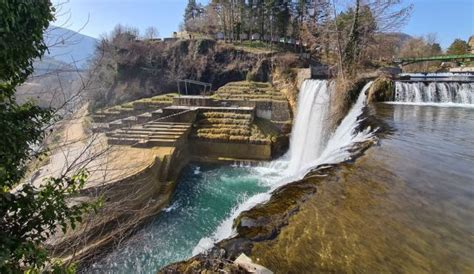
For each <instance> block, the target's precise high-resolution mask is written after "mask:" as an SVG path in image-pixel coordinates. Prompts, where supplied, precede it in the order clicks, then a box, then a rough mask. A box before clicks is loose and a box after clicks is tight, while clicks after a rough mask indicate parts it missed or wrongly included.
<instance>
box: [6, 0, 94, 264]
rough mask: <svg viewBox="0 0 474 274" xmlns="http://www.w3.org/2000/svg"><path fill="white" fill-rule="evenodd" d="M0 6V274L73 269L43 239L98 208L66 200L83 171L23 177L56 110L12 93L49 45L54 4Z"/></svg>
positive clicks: (20, 1)
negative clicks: (54, 257)
mask: <svg viewBox="0 0 474 274" xmlns="http://www.w3.org/2000/svg"><path fill="white" fill-rule="evenodd" d="M0 11H1V16H0V131H1V132H2V138H0V273H18V272H25V271H27V272H39V271H45V270H46V269H49V270H50V271H61V272H63V271H68V272H69V271H74V268H73V266H62V265H61V264H60V263H58V262H52V261H51V259H50V257H49V254H48V251H47V250H46V249H45V248H44V246H43V244H44V242H45V240H46V239H48V237H50V236H51V235H52V234H53V233H55V232H56V230H57V229H59V228H61V229H62V230H63V231H66V229H67V228H68V227H70V226H71V227H74V226H75V224H76V223H77V222H80V221H81V217H82V216H83V215H84V213H85V212H88V211H89V210H91V209H96V206H95V205H92V204H87V203H79V204H75V205H71V204H70V203H69V202H68V198H69V197H70V196H72V195H74V194H76V193H78V191H79V190H80V189H81V188H82V187H83V186H84V183H85V180H86V178H87V172H86V171H81V172H79V173H78V174H77V175H74V176H71V177H66V176H62V177H60V178H50V179H47V180H45V181H44V182H43V183H42V184H41V186H37V185H33V184H31V183H27V182H24V179H25V178H24V177H25V173H26V169H27V164H28V162H30V161H31V160H32V159H34V158H37V157H41V156H42V154H43V153H41V152H37V151H35V148H38V147H40V144H41V142H42V140H43V138H44V137H45V129H46V128H47V127H48V126H49V125H50V123H51V122H52V121H53V120H54V118H55V115H54V112H53V110H51V109H41V108H39V107H38V106H35V105H34V104H32V103H26V104H22V105H19V104H17V103H16V100H15V96H14V94H15V89H16V87H17V86H19V85H20V84H22V83H23V82H25V80H26V79H27V77H28V76H29V75H30V74H31V73H32V72H33V60H34V59H35V58H40V57H41V56H42V55H43V54H44V52H45V51H46V50H47V47H46V45H45V43H44V41H43V33H44V31H45V30H46V29H47V27H48V26H49V22H50V21H51V20H53V18H54V17H53V12H54V8H53V7H52V4H51V2H50V1H49V0H0ZM46 266H49V268H45V267H46Z"/></svg>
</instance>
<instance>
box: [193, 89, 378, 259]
mask: <svg viewBox="0 0 474 274" xmlns="http://www.w3.org/2000/svg"><path fill="white" fill-rule="evenodd" d="M371 84H372V83H371V82H370V83H368V84H367V85H366V86H365V87H364V88H363V90H362V91H361V93H360V95H359V97H358V100H357V102H356V103H355V104H354V105H353V106H352V108H351V110H350V111H349V113H348V114H347V115H346V117H345V118H344V119H343V120H342V122H341V123H340V125H339V126H338V127H337V129H336V130H335V131H334V132H332V133H331V132H330V131H329V126H328V124H329V119H328V118H329V115H330V113H329V104H330V93H331V90H333V88H334V85H333V84H332V83H331V82H329V81H325V80H306V81H305V82H304V83H303V85H302V88H301V91H300V94H299V98H298V111H297V114H296V117H295V124H294V127H293V130H292V133H291V138H290V150H289V152H288V153H287V154H286V155H284V156H282V157H281V158H280V159H277V160H275V161H272V162H270V163H268V164H266V165H263V166H260V167H254V168H253V171H254V172H255V173H257V174H258V175H259V176H260V177H261V178H262V180H263V181H264V183H265V184H267V185H268V186H269V190H268V191H267V192H265V193H260V194H257V195H254V196H252V197H249V198H248V199H245V201H242V203H240V204H239V205H238V206H236V207H235V208H234V209H233V210H232V213H231V214H230V215H229V216H228V218H226V219H225V220H224V221H222V223H221V224H220V225H219V227H218V228H217V229H216V231H215V232H214V233H213V234H212V235H210V236H209V237H204V238H202V239H201V240H200V241H199V243H198V244H197V245H196V247H195V248H194V250H193V255H197V254H199V253H201V252H205V251H207V250H209V249H210V248H212V246H213V245H214V243H216V242H219V241H221V240H223V239H226V238H229V237H231V236H232V235H234V234H235V231H234V229H233V227H232V225H233V220H234V219H235V218H237V217H238V216H239V214H240V213H242V212H243V211H246V210H249V209H251V208H252V207H254V206H256V205H258V204H261V203H265V202H267V201H268V200H269V199H270V198H271V193H272V192H273V191H274V190H275V189H277V188H278V187H281V186H283V185H286V184H288V183H290V182H293V181H296V180H299V179H302V178H303V177H304V176H305V175H306V174H307V173H308V172H309V171H311V169H314V168H315V167H317V166H319V165H322V164H335V163H339V162H343V161H345V160H348V159H350V157H351V152H350V150H351V148H353V146H354V145H355V144H356V143H358V142H362V141H366V140H369V139H371V138H374V131H373V130H371V129H370V128H366V129H364V130H362V131H357V127H358V125H359V123H360V121H361V120H360V117H361V114H362V112H363V108H364V106H365V105H366V99H367V96H366V91H367V89H368V88H369V87H370V85H371ZM275 174H280V175H279V178H280V179H275ZM265 178H271V179H265Z"/></svg>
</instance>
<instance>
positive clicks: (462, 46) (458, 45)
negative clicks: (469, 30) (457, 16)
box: [447, 39, 469, 54]
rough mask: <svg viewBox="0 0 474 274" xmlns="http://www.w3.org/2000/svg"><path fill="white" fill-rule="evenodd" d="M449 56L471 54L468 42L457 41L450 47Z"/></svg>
mask: <svg viewBox="0 0 474 274" xmlns="http://www.w3.org/2000/svg"><path fill="white" fill-rule="evenodd" d="M447 53H448V54H467V53H469V45H468V44H467V42H466V41H464V40H461V39H456V40H454V42H453V43H452V44H451V46H449V48H448V51H447Z"/></svg>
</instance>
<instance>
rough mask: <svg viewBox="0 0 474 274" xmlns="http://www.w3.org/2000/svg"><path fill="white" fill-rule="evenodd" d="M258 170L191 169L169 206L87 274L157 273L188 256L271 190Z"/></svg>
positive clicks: (183, 177)
mask: <svg viewBox="0 0 474 274" xmlns="http://www.w3.org/2000/svg"><path fill="white" fill-rule="evenodd" d="M257 170H258V169H256V168H252V167H240V166H203V165H199V166H198V165H190V166H188V167H187V168H185V170H184V171H183V173H182V175H181V178H179V183H178V185H177V189H176V192H175V194H174V197H173V199H172V202H171V205H170V206H169V207H168V208H166V209H165V210H164V211H163V212H162V213H161V214H160V215H159V216H158V217H157V218H156V220H154V221H153V222H152V223H151V224H149V225H147V226H146V227H145V228H143V229H142V230H140V231H139V232H138V233H137V234H136V235H134V236H133V237H132V238H131V239H129V240H127V241H124V244H123V246H119V247H117V248H116V251H115V252H113V253H112V254H110V255H109V256H107V257H106V258H105V259H104V260H102V261H101V262H100V263H97V264H95V265H93V266H92V268H91V269H88V270H87V272H96V273H154V272H156V271H157V270H158V269H160V268H161V267H162V266H164V265H166V264H169V263H172V262H176V261H179V260H183V259H186V258H188V257H190V256H191V255H192V251H193V249H194V248H195V246H196V245H197V244H198V243H199V241H200V239H201V238H202V237H206V236H210V235H212V233H213V232H214V230H215V229H216V227H217V226H218V225H219V224H220V223H221V222H222V220H223V219H225V218H226V217H227V216H229V215H230V214H231V213H232V209H233V208H234V207H235V206H236V205H237V204H239V203H240V202H242V201H243V200H245V199H247V198H248V197H249V196H251V195H254V194H256V193H260V192H265V191H266V190H267V189H268V186H266V185H265V183H264V181H263V180H262V179H261V173H259V172H257ZM267 176H270V178H271V176H278V174H273V175H272V174H271V173H269V174H267ZM267 178H268V177H267Z"/></svg>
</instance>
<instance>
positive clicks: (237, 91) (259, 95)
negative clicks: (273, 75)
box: [215, 81, 286, 101]
mask: <svg viewBox="0 0 474 274" xmlns="http://www.w3.org/2000/svg"><path fill="white" fill-rule="evenodd" d="M215 97H216V98H217V99H226V100H249V101H285V100H286V98H285V96H284V95H283V94H282V93H281V92H280V91H278V90H276V89H275V88H273V87H272V86H271V84H270V83H259V82H248V81H242V82H232V83H229V84H227V85H225V86H223V87H221V88H219V89H218V90H217V92H216V95H215Z"/></svg>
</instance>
